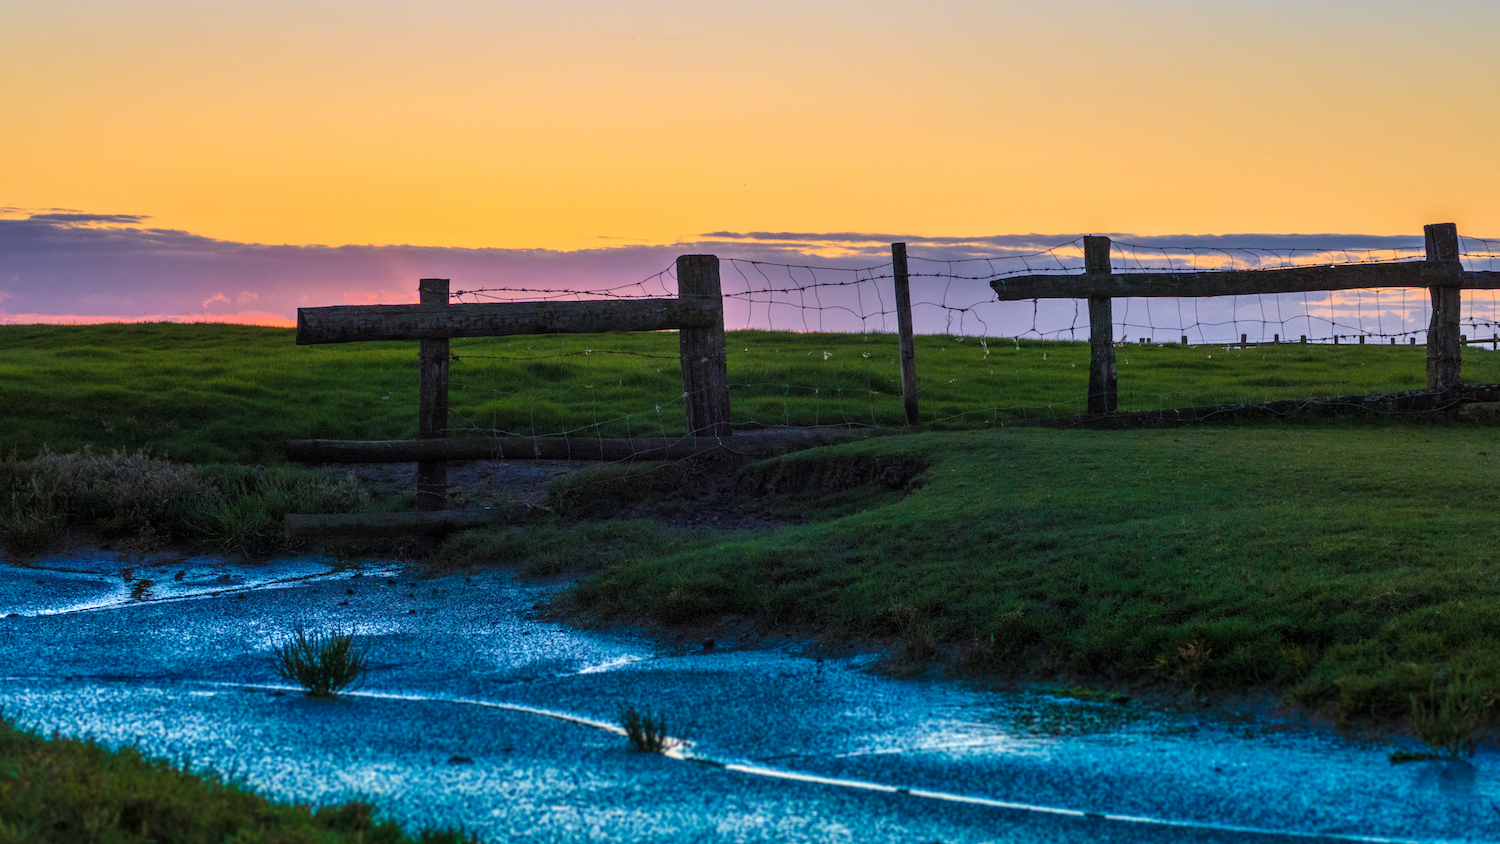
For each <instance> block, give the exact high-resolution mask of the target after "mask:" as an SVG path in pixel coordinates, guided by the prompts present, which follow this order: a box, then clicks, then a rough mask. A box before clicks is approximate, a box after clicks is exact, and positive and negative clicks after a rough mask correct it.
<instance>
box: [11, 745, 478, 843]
mask: <svg viewBox="0 0 1500 844" xmlns="http://www.w3.org/2000/svg"><path fill="white" fill-rule="evenodd" d="M0 772H3V774H4V775H3V776H0V840H4V841H7V842H12V844H55V842H59V841H92V842H99V844H116V842H118V844H133V842H140V844H146V842H177V841H180V842H207V841H214V842H218V841H236V842H247V844H249V842H277V844H336V842H337V843H338V844H342V842H349V844H355V842H358V844H402V842H413V841H420V842H423V844H469V843H470V842H476V841H477V839H476V838H474V837H472V836H468V835H463V834H461V833H457V832H452V831H432V830H429V831H424V832H422V833H421V834H420V835H419V836H417V837H412V836H408V835H406V834H405V833H404V832H403V831H402V829H401V827H400V825H398V824H397V823H395V822H393V821H388V820H386V821H377V820H375V818H374V816H373V812H372V810H371V808H370V806H369V805H368V804H364V803H348V804H345V805H342V806H325V807H322V808H319V809H316V810H313V809H311V808H309V807H307V806H302V805H287V804H281V803H274V802H271V801H270V800H267V799H266V798H264V797H261V796H259V795H257V794H255V793H253V792H250V791H248V790H246V789H245V788H244V787H242V786H241V785H239V784H236V783H232V782H225V781H224V780H223V779H222V778H221V777H219V776H217V775H214V774H211V773H210V774H200V773H193V772H190V771H186V770H184V769H182V768H178V767H175V766H173V765H171V764H169V763H167V762H164V761H162V760H157V759H148V758H146V757H143V756H142V755H141V754H140V752H139V751H137V750H136V749H134V748H129V747H127V748H121V749H119V750H111V749H109V748H106V747H103V746H101V745H99V744H96V743H94V742H89V741H78V740H76V739H69V738H59V737H57V736H53V737H52V738H50V739H45V738H43V737H41V736H39V735H37V734H35V733H32V732H30V731H28V730H25V729H23V728H20V727H17V726H16V725H15V724H14V723H13V722H11V721H9V720H0Z"/></svg>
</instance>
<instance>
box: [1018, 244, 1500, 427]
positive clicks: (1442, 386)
mask: <svg viewBox="0 0 1500 844" xmlns="http://www.w3.org/2000/svg"><path fill="white" fill-rule="evenodd" d="M1425 234H1426V248H1427V260H1426V261H1421V262H1409V263H1391V264H1343V265H1330V266H1321V267H1289V268H1284V269H1271V270H1214V271H1208V272H1143V273H1124V274H1120V275H1116V274H1114V272H1113V271H1112V268H1111V266H1110V240H1109V238H1107V237H1085V238H1084V239H1083V260H1084V272H1083V274H1082V275H1075V276H1056V275H1022V276H1013V277H1010V278H1003V279H996V280H995V281H992V282H990V286H991V287H992V288H994V290H995V294H996V295H997V296H999V297H1000V299H1001V300H1004V301H1017V300H1025V299H1087V300H1088V303H1089V392H1088V413H1089V414H1090V415H1103V414H1108V413H1114V412H1115V410H1116V408H1117V405H1118V403H1119V402H1118V398H1119V390H1118V387H1117V374H1116V370H1115V339H1114V323H1113V304H1112V301H1113V300H1114V299H1118V298H1136V297H1141V298H1152V297H1172V298H1193V297H1199V296H1247V295H1256V294H1265V293H1303V292H1309V291H1326V290H1359V289H1367V288H1380V287H1425V288H1427V289H1428V290H1429V291H1430V293H1431V296H1432V319H1431V322H1430V323H1429V325H1428V329H1427V389H1428V390H1429V391H1431V392H1433V393H1437V394H1439V395H1442V394H1452V393H1454V392H1455V391H1457V390H1458V389H1459V375H1460V372H1461V367H1462V357H1461V352H1462V348H1463V345H1464V342H1465V340H1466V339H1467V338H1465V337H1463V336H1462V335H1461V334H1459V322H1458V320H1459V309H1460V306H1461V304H1462V301H1461V291H1463V290H1495V289H1500V272H1468V271H1465V270H1464V268H1463V265H1462V264H1461V263H1460V262H1459V245H1458V227H1457V226H1456V225H1454V224H1453V223H1434V224H1432V225H1429V226H1427V227H1426V228H1425ZM1243 339H1244V338H1241V340H1242V342H1243Z"/></svg>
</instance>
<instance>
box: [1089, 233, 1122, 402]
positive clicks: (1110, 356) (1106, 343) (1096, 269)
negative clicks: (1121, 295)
mask: <svg viewBox="0 0 1500 844" xmlns="http://www.w3.org/2000/svg"><path fill="white" fill-rule="evenodd" d="M1083 267H1084V270H1083V271H1084V272H1085V273H1087V274H1089V275H1109V274H1110V272H1111V270H1110V266H1109V238H1107V237H1095V236H1092V235H1090V236H1086V237H1084V239H1083ZM1118 404H1119V386H1118V383H1117V377H1116V374H1115V318H1114V308H1113V306H1112V304H1111V301H1110V298H1109V297H1108V296H1090V297H1089V401H1088V412H1089V413H1094V414H1098V413H1112V412H1114V410H1115V408H1116V407H1117V406H1118Z"/></svg>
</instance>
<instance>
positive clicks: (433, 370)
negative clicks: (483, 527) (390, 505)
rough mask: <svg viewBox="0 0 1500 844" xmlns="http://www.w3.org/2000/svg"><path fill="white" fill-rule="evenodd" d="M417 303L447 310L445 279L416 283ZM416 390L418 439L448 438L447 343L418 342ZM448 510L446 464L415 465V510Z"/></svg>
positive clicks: (436, 462)
mask: <svg viewBox="0 0 1500 844" xmlns="http://www.w3.org/2000/svg"><path fill="white" fill-rule="evenodd" d="M417 294H418V302H419V303H420V304H422V305H426V306H430V307H447V305H448V279H446V278H424V279H422V280H421V281H419V282H417ZM418 342H420V343H421V348H420V349H419V350H418V352H417V358H418V360H419V361H420V370H419V375H418V379H419V380H418V389H417V438H418V439H423V440H438V439H443V438H444V437H446V436H448V341H447V340H421V341H418ZM447 506H448V463H447V461H445V460H422V461H418V462H417V509H418V510H442V509H444V508H445V507H447Z"/></svg>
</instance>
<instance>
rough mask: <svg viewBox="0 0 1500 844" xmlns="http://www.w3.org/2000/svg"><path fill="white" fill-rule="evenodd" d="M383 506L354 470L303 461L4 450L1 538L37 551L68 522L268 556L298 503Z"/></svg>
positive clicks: (148, 544) (145, 544)
mask: <svg viewBox="0 0 1500 844" xmlns="http://www.w3.org/2000/svg"><path fill="white" fill-rule="evenodd" d="M375 506H377V505H376V504H375V502H374V501H373V500H372V499H371V496H370V494H369V492H368V491H367V490H365V489H364V488H363V487H361V486H360V484H359V483H358V482H357V481H356V480H355V479H354V478H351V477H349V476H348V475H346V474H341V473H339V472H337V471H335V470H331V469H319V470H309V469H304V468H301V467H296V466H287V465H281V466H271V467H264V466H238V465H224V464H219V465H211V466H193V465H190V464H184V463H173V462H170V461H167V460H163V459H161V458H159V457H153V456H151V455H148V454H145V453H142V452H136V453H135V454H121V453H118V452H116V453H113V454H109V455H95V454H87V453H85V454H78V453H73V454H57V453H55V452H51V451H44V452H43V453H42V454H40V455H38V456H36V457H33V458H29V459H24V460H22V459H16V458H15V457H9V458H0V544H3V545H4V547H5V549H6V550H7V551H9V552H10V553H12V554H20V555H28V554H35V553H38V552H40V551H43V550H46V549H47V548H48V547H49V546H52V545H54V544H56V543H57V542H59V541H60V540H61V539H62V538H63V537H64V535H65V534H66V532H67V530H68V528H69V525H73V526H78V527H83V528H85V529H87V530H89V531H91V532H92V536H93V538H94V540H95V541H106V542H110V543H112V544H113V545H114V546H115V547H116V548H117V549H119V550H123V551H128V552H136V553H139V552H144V551H157V550H162V549H164V548H170V547H183V546H186V547H192V548H195V549H200V550H206V551H213V552H223V553H234V554H244V555H248V556H252V557H264V556H269V555H271V554H275V553H280V552H285V551H289V550H293V549H294V548H295V547H296V546H295V545H294V544H293V543H291V542H289V541H288V540H287V538H286V534H285V531H284V530H283V529H282V518H283V517H284V516H285V515H286V514H287V513H289V512H300V513H328V512H335V513H340V512H357V511H365V510H370V509H372V508H374V507H375Z"/></svg>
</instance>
